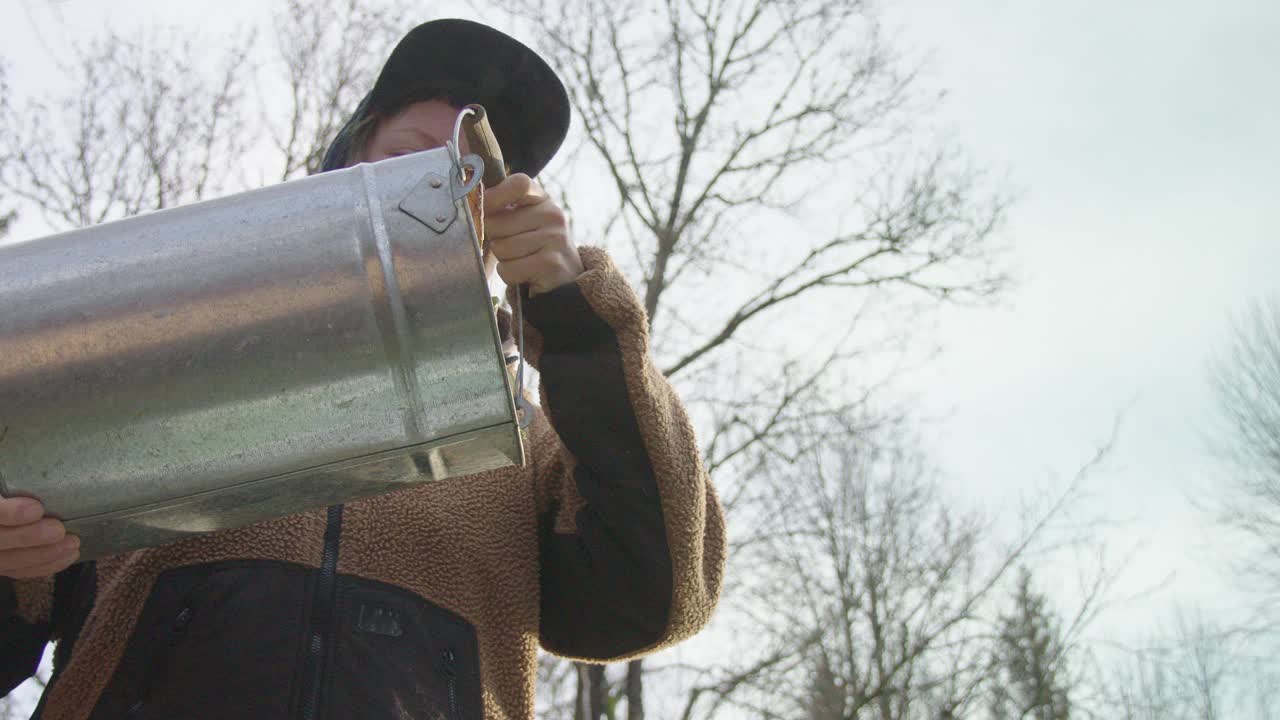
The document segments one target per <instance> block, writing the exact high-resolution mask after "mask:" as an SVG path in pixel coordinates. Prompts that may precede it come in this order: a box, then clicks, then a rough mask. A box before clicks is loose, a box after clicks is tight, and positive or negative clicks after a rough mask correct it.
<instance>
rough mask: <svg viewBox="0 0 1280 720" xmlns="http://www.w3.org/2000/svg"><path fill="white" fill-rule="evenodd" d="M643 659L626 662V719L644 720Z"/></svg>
mask: <svg viewBox="0 0 1280 720" xmlns="http://www.w3.org/2000/svg"><path fill="white" fill-rule="evenodd" d="M643 663H644V661H643V660H632V661H631V662H629V663H627V720H644V664H643Z"/></svg>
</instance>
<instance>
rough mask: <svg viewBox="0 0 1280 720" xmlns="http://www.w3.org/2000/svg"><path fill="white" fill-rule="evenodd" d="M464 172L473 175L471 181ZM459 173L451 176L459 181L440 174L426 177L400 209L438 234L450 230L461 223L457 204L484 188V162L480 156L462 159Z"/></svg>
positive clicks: (404, 200) (457, 169)
mask: <svg viewBox="0 0 1280 720" xmlns="http://www.w3.org/2000/svg"><path fill="white" fill-rule="evenodd" d="M464 168H465V169H467V170H470V171H471V177H470V178H469V179H464V178H466V176H465V175H464V174H463V172H462V171H463V169H464ZM455 169H456V171H457V172H456V173H450V174H451V175H457V176H459V177H444V176H443V175H440V174H438V173H427V174H426V175H424V176H422V180H420V181H419V182H418V184H417V185H415V186H414V187H413V190H411V191H410V192H409V194H408V195H406V196H405V197H404V199H403V200H401V201H400V209H401V210H402V211H404V212H405V213H406V214H408V215H409V216H410V217H412V218H413V219H415V220H417V221H418V222H420V223H422V224H423V225H426V226H427V227H429V228H431V229H432V230H434V231H435V232H437V233H443V232H444V231H445V230H448V229H449V226H450V225H452V224H453V221H454V220H457V219H458V206H457V202H458V201H459V200H461V199H462V198H464V197H466V196H467V195H468V194H469V193H470V192H471V191H472V190H475V189H476V185H479V184H480V177H481V176H482V175H483V174H484V160H481V159H480V156H479V155H467V156H465V157H462V158H459V159H458V166H457V168H455Z"/></svg>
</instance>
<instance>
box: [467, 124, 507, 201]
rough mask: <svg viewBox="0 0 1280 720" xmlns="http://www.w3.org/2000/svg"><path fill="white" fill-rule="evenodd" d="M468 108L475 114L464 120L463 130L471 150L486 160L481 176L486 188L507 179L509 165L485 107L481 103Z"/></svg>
mask: <svg viewBox="0 0 1280 720" xmlns="http://www.w3.org/2000/svg"><path fill="white" fill-rule="evenodd" d="M466 109H468V110H471V111H472V113H474V114H472V115H469V116H468V117H467V118H466V119H464V120H463V121H462V131H463V132H464V133H466V136H467V145H468V149H469V151H470V152H473V153H475V154H476V155H479V156H480V159H481V160H484V177H482V178H480V182H482V183H484V186H485V187H486V188H491V187H493V186H494V185H497V184H498V183H500V182H502V181H503V180H506V179H507V166H506V163H504V162H503V160H502V148H501V147H499V146H498V138H497V137H496V136H494V134H493V128H491V127H489V116H488V115H486V114H485V112H484V108H483V107H481V106H479V105H468V106H467V108H466Z"/></svg>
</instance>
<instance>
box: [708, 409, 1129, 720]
mask: <svg viewBox="0 0 1280 720" xmlns="http://www.w3.org/2000/svg"><path fill="white" fill-rule="evenodd" d="M850 429H851V432H849V433H847V434H846V435H845V436H844V437H843V438H837V437H835V436H833V435H830V434H827V433H819V434H820V435H821V436H823V437H824V438H825V439H824V440H823V441H822V442H821V443H820V444H817V445H806V446H804V447H802V448H801V449H799V450H798V453H799V454H798V456H796V457H795V458H791V457H787V456H786V455H785V454H779V455H775V456H773V457H772V458H771V459H770V460H769V462H772V463H775V464H776V467H774V468H773V469H772V471H771V472H770V473H768V474H767V477H768V478H769V480H768V481H767V482H768V484H769V486H770V488H771V490H772V492H774V493H775V494H777V495H778V496H780V497H779V498H778V502H777V506H781V507H785V508H786V512H784V513H778V514H776V515H775V516H773V517H772V518H770V520H769V521H768V522H762V523H758V524H757V525H756V526H755V527H756V528H757V529H758V531H759V532H761V534H762V539H761V541H760V542H758V543H755V544H753V545H751V546H749V547H748V548H747V549H746V550H744V551H742V552H743V557H740V558H738V562H739V567H747V568H766V570H763V571H758V572H757V573H755V574H754V575H753V576H752V578H753V579H752V580H751V581H748V582H746V587H745V588H744V589H743V591H742V594H744V595H747V596H748V597H747V598H744V599H743V600H742V601H741V605H742V607H741V608H740V611H741V612H744V613H748V614H750V615H751V617H750V622H749V624H750V626H751V627H752V628H753V632H752V635H751V636H750V637H751V641H750V642H749V643H746V644H745V645H744V646H741V647H738V646H733V647H730V648H727V649H726V650H725V651H724V652H722V653H721V656H722V657H726V660H725V661H723V662H721V663H718V664H714V665H704V666H702V667H700V668H696V669H691V670H692V671H693V672H696V673H697V674H698V676H699V677H700V678H701V679H702V680H701V681H700V682H699V684H698V685H697V686H696V687H695V688H694V691H692V692H689V693H687V694H686V696H685V704H684V708H683V715H682V717H684V718H714V717H719V716H721V715H722V714H723V713H725V712H727V711H730V710H733V711H734V712H736V713H739V714H746V715H749V716H760V717H776V718H808V719H810V720H827V719H828V718H849V717H858V718H877V719H878V720H906V719H911V718H931V719H932V718H943V717H952V718H958V717H967V716H973V715H975V714H976V713H979V712H980V711H981V710H983V709H984V705H983V700H984V699H985V698H987V697H989V692H988V691H989V690H990V689H991V684H992V683H993V682H1000V681H1001V679H1002V678H1001V676H1000V675H999V673H997V672H996V667H995V666H996V664H997V663H996V662H995V660H993V650H994V649H995V648H996V647H998V645H999V642H1000V629H1001V626H1002V622H1001V609H1002V608H1001V607H1000V605H1001V604H1002V603H1001V602H1000V598H1001V596H1002V595H1003V592H1002V591H1003V590H1004V589H1006V588H1009V589H1010V590H1012V589H1013V588H1010V585H1012V584H1014V583H1013V581H1014V580H1015V578H1014V577H1013V576H1014V574H1015V573H1014V571H1015V569H1016V568H1017V567H1018V565H1019V564H1021V563H1023V562H1031V561H1034V560H1038V559H1040V558H1042V557H1043V555H1042V553H1044V552H1047V551H1048V550H1049V548H1051V547H1056V546H1057V545H1058V539H1059V538H1062V537H1064V536H1063V535H1062V533H1061V528H1060V527H1059V523H1060V521H1061V520H1063V518H1064V517H1065V513H1066V509H1067V508H1068V507H1069V506H1070V505H1071V503H1072V502H1074V500H1073V499H1074V498H1075V497H1077V495H1078V493H1079V492H1080V488H1081V487H1082V486H1083V483H1084V482H1085V481H1086V479H1087V478H1088V476H1089V475H1090V473H1092V472H1093V471H1094V470H1095V469H1096V468H1097V467H1098V465H1097V462H1098V461H1100V459H1101V457H1102V456H1103V455H1105V453H1106V449H1105V448H1104V449H1103V450H1101V451H1100V455H1099V458H1098V459H1097V460H1095V461H1094V462H1091V463H1089V464H1088V465H1086V466H1085V467H1084V468H1082V469H1081V471H1080V472H1079V473H1078V474H1077V476H1076V478H1075V479H1074V480H1073V481H1072V482H1071V483H1070V484H1069V486H1068V487H1067V488H1066V489H1064V490H1062V491H1061V494H1060V495H1058V496H1057V497H1056V498H1054V499H1053V500H1052V502H1050V503H1048V504H1046V505H1044V506H1043V507H1042V508H1041V510H1040V511H1039V512H1038V513H1036V514H1034V515H1032V516H1030V517H1028V522H1027V524H1026V527H1025V529H1024V530H1022V531H1020V532H1019V533H1018V534H1017V536H1016V537H1015V538H1014V539H1013V540H1012V541H1010V542H1006V543H1001V542H999V541H998V540H997V537H998V535H997V533H996V531H995V529H994V528H993V527H992V525H991V524H990V523H989V522H988V521H986V520H984V519H982V518H981V517H980V516H979V515H977V514H976V513H974V512H972V511H970V510H967V509H965V508H964V507H963V505H961V504H960V503H958V502H957V501H956V500H955V499H954V498H951V497H948V496H947V495H946V494H945V493H943V492H942V491H941V489H940V488H939V487H938V486H937V484H936V482H935V481H934V475H935V471H934V470H933V469H932V468H931V467H930V465H929V463H928V461H927V460H926V458H925V457H924V456H923V455H922V454H921V453H920V452H919V451H918V450H917V449H916V446H915V443H914V442H912V440H911V436H910V433H908V432H907V431H906V430H905V429H904V428H903V427H902V426H899V425H896V424H881V425H879V426H876V427H873V428H871V429H868V428H867V426H866V425H865V424H864V423H858V424H855V425H854V426H853V427H852V428H850ZM1104 590H1105V584H1093V585H1090V586H1089V588H1088V590H1087V592H1086V593H1085V594H1084V595H1083V599H1082V600H1081V601H1080V605H1079V607H1078V608H1077V610H1076V611H1075V612H1074V613H1072V614H1071V615H1070V616H1069V617H1070V622H1067V623H1064V624H1063V625H1062V626H1061V628H1060V629H1059V634H1058V637H1059V643H1058V648H1059V650H1058V653H1057V657H1056V658H1055V660H1054V662H1055V663H1057V666H1058V667H1059V669H1061V668H1062V667H1063V664H1064V663H1065V658H1066V656H1067V653H1068V651H1069V649H1070V648H1072V647H1074V646H1075V643H1076V640H1077V638H1078V637H1079V635H1080V633H1081V632H1082V631H1083V630H1084V628H1085V627H1087V625H1088V623H1089V620H1090V619H1091V618H1092V617H1093V615H1094V610H1095V608H1096V607H1097V606H1098V603H1100V601H1101V599H1102V596H1103V592H1104ZM752 645H758V646H762V648H763V649H761V650H759V651H757V652H752ZM738 657H741V658H745V659H746V662H742V661H734V660H732V659H729V658H738ZM1058 681H1059V682H1058V685H1059V687H1062V686H1065V685H1066V684H1067V683H1069V682H1070V678H1069V677H1067V674H1066V673H1065V671H1063V672H1061V673H1060V674H1059V676H1058ZM731 714H732V713H731Z"/></svg>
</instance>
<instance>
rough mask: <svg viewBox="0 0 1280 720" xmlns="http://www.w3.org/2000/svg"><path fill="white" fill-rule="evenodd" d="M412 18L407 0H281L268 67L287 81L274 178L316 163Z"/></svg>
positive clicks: (308, 170) (308, 169)
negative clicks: (273, 59)
mask: <svg viewBox="0 0 1280 720" xmlns="http://www.w3.org/2000/svg"><path fill="white" fill-rule="evenodd" d="M413 17H415V13H414V12H413V6H412V4H411V3H410V2H408V1H407V0H396V1H395V2H383V3H370V2H362V1H361V0H320V1H319V2H304V1H303V0H286V1H285V2H284V3H283V7H282V8H281V9H280V11H279V12H277V13H276V15H275V27H276V28H277V35H276V43H277V48H278V50H279V55H278V57H277V62H276V63H275V64H274V66H273V67H274V69H275V70H277V71H278V73H279V75H280V76H281V78H283V79H284V80H285V81H286V83H287V87H288V94H287V97H288V98H289V108H288V111H287V116H286V117H285V118H284V122H279V121H276V122H273V123H272V125H273V126H274V127H275V131H274V133H273V135H274V137H273V144H274V145H275V147H276V149H277V150H278V151H279V153H280V156H281V159H282V167H281V172H280V179H282V180H286V179H288V178H290V177H293V176H295V175H297V174H299V173H306V174H310V173H315V172H318V171H319V170H320V163H321V161H322V160H323V159H324V152H325V149H326V148H328V146H329V143H330V141H332V140H333V137H334V135H336V134H337V132H338V130H339V129H340V128H341V127H342V124H343V123H344V122H346V120H347V118H348V116H349V115H350V114H351V111H352V110H353V109H355V107H356V103H358V102H359V101H360V99H361V97H362V96H363V94H364V93H366V92H368V91H369V88H371V87H373V81H374V79H375V78H376V77H377V74H378V70H379V69H381V63H382V61H383V59H384V58H385V57H386V55H387V53H388V52H390V50H391V47H392V44H393V43H394V42H395V41H396V40H398V39H399V38H400V36H401V35H403V34H404V32H405V31H406V30H408V29H409V26H408V23H409V20H408V18H413ZM270 119H272V120H276V118H275V117H272V118H270Z"/></svg>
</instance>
